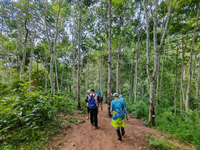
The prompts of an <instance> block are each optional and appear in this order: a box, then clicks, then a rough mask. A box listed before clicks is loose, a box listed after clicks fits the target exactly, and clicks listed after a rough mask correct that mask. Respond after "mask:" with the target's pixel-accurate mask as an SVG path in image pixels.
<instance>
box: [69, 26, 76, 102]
mask: <svg viewBox="0 0 200 150" xmlns="http://www.w3.org/2000/svg"><path fill="white" fill-rule="evenodd" d="M70 30H71V33H72V44H73V70H72V80H73V81H72V82H73V99H74V100H75V95H76V92H75V54H76V49H75V44H74V32H73V28H72V27H71V24H70Z"/></svg>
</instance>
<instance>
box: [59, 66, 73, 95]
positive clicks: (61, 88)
mask: <svg viewBox="0 0 200 150" xmlns="http://www.w3.org/2000/svg"><path fill="white" fill-rule="evenodd" d="M63 74H64V67H63V70H62V76H61V84H60V90H61V91H63V87H62V85H63ZM70 85H71V84H70ZM70 87H71V86H70ZM70 93H71V91H70Z"/></svg>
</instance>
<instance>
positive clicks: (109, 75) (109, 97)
mask: <svg viewBox="0 0 200 150" xmlns="http://www.w3.org/2000/svg"><path fill="white" fill-rule="evenodd" d="M108 2H109V8H108V13H109V39H108V40H109V54H108V116H111V113H110V103H111V78H112V72H111V71H112V68H111V66H112V65H111V56H112V37H111V28H112V27H111V0H109V1H108Z"/></svg>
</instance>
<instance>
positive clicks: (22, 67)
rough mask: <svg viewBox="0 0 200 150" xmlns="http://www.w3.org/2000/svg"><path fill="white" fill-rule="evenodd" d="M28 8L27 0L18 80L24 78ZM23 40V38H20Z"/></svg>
mask: <svg viewBox="0 0 200 150" xmlns="http://www.w3.org/2000/svg"><path fill="white" fill-rule="evenodd" d="M28 9H29V0H27V8H26V18H25V24H24V27H25V30H26V34H25V40H24V42H23V44H22V45H23V58H22V63H21V76H20V80H24V77H23V76H24V65H25V59H26V42H27V38H28V29H27V26H26V25H27V21H28ZM22 41H23V39H22Z"/></svg>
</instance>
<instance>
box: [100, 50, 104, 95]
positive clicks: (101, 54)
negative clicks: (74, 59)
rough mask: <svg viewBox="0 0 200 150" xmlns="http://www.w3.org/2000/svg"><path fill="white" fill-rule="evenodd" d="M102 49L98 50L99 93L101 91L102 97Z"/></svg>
mask: <svg viewBox="0 0 200 150" xmlns="http://www.w3.org/2000/svg"><path fill="white" fill-rule="evenodd" d="M102 48H103V47H101V50H100V91H101V96H102V95H103V90H102Z"/></svg>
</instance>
